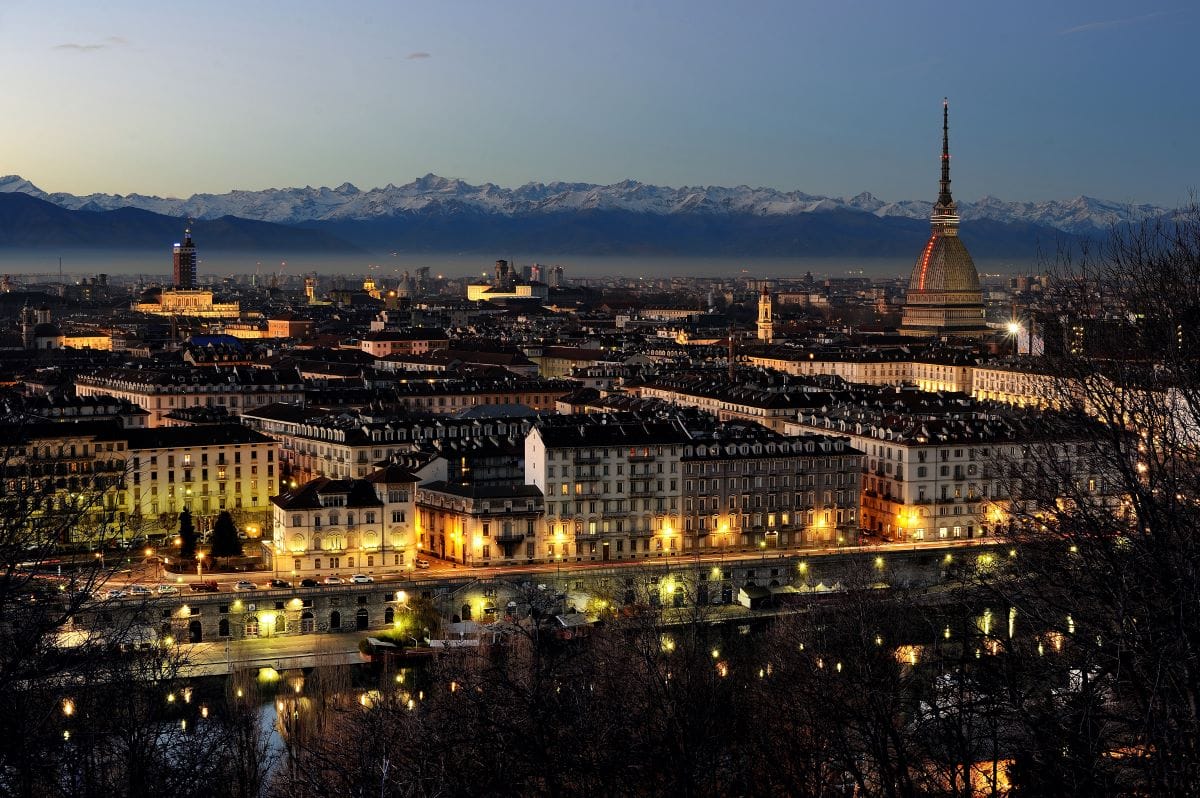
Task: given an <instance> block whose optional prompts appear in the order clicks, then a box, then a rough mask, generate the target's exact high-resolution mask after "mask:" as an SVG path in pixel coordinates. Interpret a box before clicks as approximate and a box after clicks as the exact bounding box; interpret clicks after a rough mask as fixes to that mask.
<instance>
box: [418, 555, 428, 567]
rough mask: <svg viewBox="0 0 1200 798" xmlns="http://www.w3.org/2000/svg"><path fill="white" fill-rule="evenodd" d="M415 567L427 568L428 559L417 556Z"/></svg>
mask: <svg viewBox="0 0 1200 798" xmlns="http://www.w3.org/2000/svg"><path fill="white" fill-rule="evenodd" d="M417 567H418V568H428V567H429V560H422V559H421V558H420V557H418V558H417Z"/></svg>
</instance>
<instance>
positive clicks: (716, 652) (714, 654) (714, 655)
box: [711, 648, 721, 659]
mask: <svg viewBox="0 0 1200 798" xmlns="http://www.w3.org/2000/svg"><path fill="white" fill-rule="evenodd" d="M711 653H712V658H713V659H716V658H717V657H719V656H721V650H720V649H717V648H714V649H713V650H712V652H711Z"/></svg>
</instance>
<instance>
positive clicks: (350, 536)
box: [263, 466, 418, 579]
mask: <svg viewBox="0 0 1200 798" xmlns="http://www.w3.org/2000/svg"><path fill="white" fill-rule="evenodd" d="M417 482H418V477H416V476H414V475H413V474H411V473H409V472H407V471H405V470H404V469H401V468H399V467H396V466H389V467H388V468H383V469H380V470H378V471H376V472H374V473H373V474H371V475H370V476H368V477H366V478H365V479H327V478H325V477H320V478H318V479H314V480H312V481H311V482H308V483H306V484H304V485H301V486H299V487H297V488H295V489H293V490H289V491H286V492H284V493H281V494H279V495H278V496H276V497H274V498H273V499H272V500H271V501H272V504H273V505H274V507H273V514H272V524H271V527H272V535H271V539H270V541H268V542H266V543H265V545H264V547H263V549H264V559H265V562H266V565H267V567H268V568H270V569H272V570H273V571H274V572H275V574H276V575H277V576H283V575H284V574H288V575H289V576H292V577H294V578H296V579H303V578H305V577H311V578H315V577H316V576H321V575H337V574H341V575H343V576H346V575H349V574H351V573H365V574H378V573H383V572H385V571H399V570H408V569H411V568H413V567H414V566H415V558H416V535H415V533H414V530H415V528H416V505H415V489H416V485H417Z"/></svg>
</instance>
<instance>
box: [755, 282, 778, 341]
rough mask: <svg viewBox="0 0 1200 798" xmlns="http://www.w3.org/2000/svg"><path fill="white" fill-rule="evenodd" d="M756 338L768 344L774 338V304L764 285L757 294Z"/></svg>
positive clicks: (768, 290)
mask: <svg viewBox="0 0 1200 798" xmlns="http://www.w3.org/2000/svg"><path fill="white" fill-rule="evenodd" d="M758 340H760V341H763V342H765V343H768V344H769V343H771V342H772V341H774V340H775V304H774V302H773V300H772V299H771V291H770V289H769V288H767V287H766V286H765V285H764V286H763V289H762V293H761V294H759V295H758Z"/></svg>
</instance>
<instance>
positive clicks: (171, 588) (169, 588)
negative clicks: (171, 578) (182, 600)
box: [158, 585, 179, 596]
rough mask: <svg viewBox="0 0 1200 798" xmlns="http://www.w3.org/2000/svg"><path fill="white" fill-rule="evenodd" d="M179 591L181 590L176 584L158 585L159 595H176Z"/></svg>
mask: <svg viewBox="0 0 1200 798" xmlns="http://www.w3.org/2000/svg"><path fill="white" fill-rule="evenodd" d="M178 592H179V588H177V587H175V585H159V586H158V595H160V596H174V595H175V594H176V593H178Z"/></svg>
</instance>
